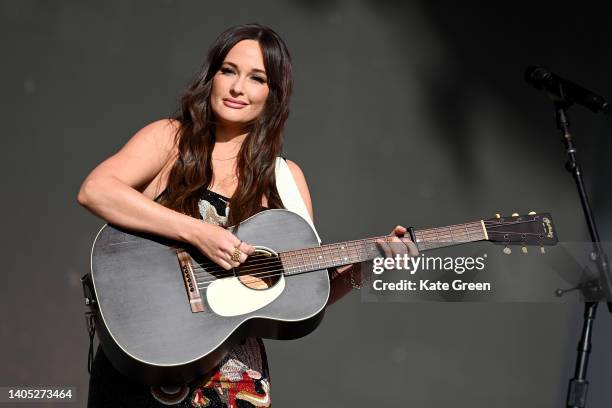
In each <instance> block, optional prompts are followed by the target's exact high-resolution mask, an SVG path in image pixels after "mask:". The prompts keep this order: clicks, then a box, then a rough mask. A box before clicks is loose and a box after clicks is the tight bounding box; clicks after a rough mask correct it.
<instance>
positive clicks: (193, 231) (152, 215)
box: [77, 120, 252, 269]
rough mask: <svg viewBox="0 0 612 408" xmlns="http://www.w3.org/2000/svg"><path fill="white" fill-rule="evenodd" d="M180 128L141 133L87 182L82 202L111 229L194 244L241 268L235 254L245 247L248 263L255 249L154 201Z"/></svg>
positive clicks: (158, 126)
mask: <svg viewBox="0 0 612 408" xmlns="http://www.w3.org/2000/svg"><path fill="white" fill-rule="evenodd" d="M178 126H179V125H178V123H177V122H176V121H170V120H160V121H156V122H153V123H151V124H149V125H147V126H145V127H144V128H142V129H141V130H139V131H138V132H137V133H136V134H135V135H134V136H133V137H132V138H131V139H130V140H129V142H128V143H127V144H126V145H125V146H124V147H123V148H122V149H121V150H119V152H117V153H116V154H114V155H113V156H111V157H109V158H108V159H106V160H105V161H103V162H102V163H101V164H100V165H98V166H97V167H96V168H95V169H94V170H93V171H92V172H91V173H90V174H89V175H88V176H87V178H85V180H84V181H83V184H82V185H81V189H80V191H79V194H78V198H77V200H78V202H79V204H81V205H82V206H84V207H85V208H87V209H88V210H89V211H91V212H92V213H94V214H95V215H97V216H99V217H101V218H103V219H104V220H106V221H107V222H109V223H112V224H115V225H117V226H120V227H124V228H128V229H133V230H138V231H143V232H148V233H153V234H156V235H161V236H164V237H167V238H171V239H174V240H179V241H183V242H187V243H190V244H192V245H194V246H196V247H197V248H198V249H199V250H200V251H202V252H203V253H204V254H205V255H207V256H208V257H209V258H210V259H211V260H212V261H214V262H216V263H217V264H219V265H221V266H222V267H224V268H226V269H229V268H231V267H236V266H238V265H239V263H236V262H233V261H231V260H230V259H229V257H230V256H231V254H232V253H233V251H234V248H235V247H236V246H240V249H241V251H242V252H243V255H242V257H241V260H240V261H241V262H244V260H245V259H246V255H247V254H249V253H251V252H252V247H250V246H249V245H246V244H244V243H243V244H242V245H240V240H239V239H238V238H237V237H236V236H234V235H233V234H232V233H231V232H229V231H227V230H225V229H223V228H221V227H217V226H215V225H211V224H206V223H203V222H201V221H200V220H198V219H195V218H193V217H190V216H188V215H185V214H181V213H179V212H177V211H174V210H171V209H169V208H166V207H164V206H162V205H161V204H158V203H156V202H155V201H153V198H154V197H155V196H156V194H157V193H159V191H158V190H160V189H161V186H162V185H164V183H163V182H164V181H165V178H167V174H168V172H169V170H170V168H171V167H172V164H173V163H174V160H175V159H176V155H177V150H176V145H175V140H174V136H175V133H176V131H177V130H178ZM141 191H143V192H141ZM249 247H250V248H249Z"/></svg>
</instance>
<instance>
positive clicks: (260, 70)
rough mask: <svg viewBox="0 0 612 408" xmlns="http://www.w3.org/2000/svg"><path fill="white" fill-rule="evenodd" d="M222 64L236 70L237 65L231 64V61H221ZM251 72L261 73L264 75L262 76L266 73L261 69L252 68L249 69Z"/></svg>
mask: <svg viewBox="0 0 612 408" xmlns="http://www.w3.org/2000/svg"><path fill="white" fill-rule="evenodd" d="M223 63H224V64H227V65H231V66H232V67H234V68H236V69H238V65H236V64H234V63H233V62H231V61H223ZM251 72H261V73H262V74H264V75H265V74H266V71H264V70H263V69H259V68H252V69H251Z"/></svg>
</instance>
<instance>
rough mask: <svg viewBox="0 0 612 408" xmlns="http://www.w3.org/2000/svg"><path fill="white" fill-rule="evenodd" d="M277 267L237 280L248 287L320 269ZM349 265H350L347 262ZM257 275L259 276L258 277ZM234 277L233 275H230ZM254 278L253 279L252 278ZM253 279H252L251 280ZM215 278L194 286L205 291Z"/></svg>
mask: <svg viewBox="0 0 612 408" xmlns="http://www.w3.org/2000/svg"><path fill="white" fill-rule="evenodd" d="M277 263H278V264H279V265H281V269H273V270H268V271H265V272H260V273H256V274H249V275H246V276H242V278H245V279H240V276H237V278H239V279H240V281H241V282H242V283H243V284H245V285H247V286H248V285H249V284H251V283H256V282H259V281H261V279H264V278H270V277H275V276H281V275H284V276H295V275H299V274H302V273H311V272H316V271H319V270H320V269H309V268H310V267H311V266H314V264H313V265H309V266H308V265H305V266H308V268H307V270H304V271H299V269H302V268H303V267H304V266H302V267H287V268H282V263H281V262H277ZM349 263H351V262H350V261H349ZM292 269H297V271H292ZM322 269H326V268H322ZM258 275H259V276H258ZM232 276H234V275H232ZM254 277H255V278H254ZM253 278H254V279H253ZM216 280H217V278H215V279H210V280H205V281H201V282H200V281H197V279H196V284H197V285H198V289H206V288H207V287H208V286H210V285H211V284H212V283H213V282H214V281H216Z"/></svg>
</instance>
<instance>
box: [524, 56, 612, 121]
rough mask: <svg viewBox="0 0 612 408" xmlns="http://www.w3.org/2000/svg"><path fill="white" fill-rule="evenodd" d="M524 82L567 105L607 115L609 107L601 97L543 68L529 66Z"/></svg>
mask: <svg viewBox="0 0 612 408" xmlns="http://www.w3.org/2000/svg"><path fill="white" fill-rule="evenodd" d="M525 80H526V81H527V82H529V83H530V84H531V85H533V86H534V87H536V88H537V89H540V90H542V89H543V90H545V91H547V92H549V93H551V94H553V95H555V96H557V97H559V98H561V99H563V100H565V101H567V102H569V103H574V102H575V103H578V104H580V105H582V106H585V107H587V108H589V109H590V110H592V111H593V112H595V113H597V112H599V111H602V112H604V113H608V110H609V108H610V105H609V104H608V102H607V101H606V100H605V99H604V98H602V97H601V96H599V95H597V94H595V93H593V92H591V91H589V90H588V89H585V88H583V87H582V86H580V85H578V84H575V83H573V82H571V81H568V80H567V79H564V78H561V77H560V76H558V75H556V74H554V73H552V72H550V71H549V70H547V69H546V68H544V67H538V66H535V65H531V66H529V67H527V69H526V70H525Z"/></svg>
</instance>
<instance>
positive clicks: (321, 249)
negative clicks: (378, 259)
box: [192, 232, 484, 272]
mask: <svg viewBox="0 0 612 408" xmlns="http://www.w3.org/2000/svg"><path fill="white" fill-rule="evenodd" d="M460 235H461V234H457V236H458V237H459V236H460ZM471 235H476V232H475V233H474V234H471ZM462 236H468V234H465V233H463V234H462ZM387 237H389V236H388V235H385V236H382V237H374V238H368V239H365V240H353V241H346V242H344V243H342V244H329V245H324V246H320V247H313V248H305V249H299V250H291V251H284V252H281V254H282V255H284V256H286V257H291V256H294V257H296V258H297V257H298V256H301V257H302V258H304V257H312V256H313V255H314V256H316V257H318V256H320V254H316V253H315V254H306V255H304V254H303V252H304V251H305V250H313V251H312V252H317V251H319V252H324V251H325V250H326V249H328V248H332V247H334V246H338V245H343V246H347V247H350V246H353V247H352V248H349V249H352V250H356V249H363V247H365V246H370V247H371V248H376V245H377V244H376V243H375V242H368V241H375V240H376V239H378V238H387ZM481 239H484V235H483V236H482V238H481ZM455 241H457V242H459V240H455ZM455 241H453V242H455ZM464 242H469V241H464ZM394 244H399V242H394ZM356 246H358V247H359V248H357V247H356ZM335 249H336V250H337V251H340V250H344V249H345V248H335ZM282 255H281V256H282ZM259 257H261V258H262V259H264V260H267V259H269V257H268V256H265V255H259ZM265 263H266V262H251V263H250V264H249V266H252V265H256V266H260V265H265ZM195 265H198V266H199V267H198V266H192V269H194V270H200V269H204V267H207V266H211V267H213V266H218V264H216V263H215V262H212V261H208V262H205V263H196V264H195ZM206 270H207V271H208V270H209V269H208V268H206ZM223 270H226V269H224V268H222V267H221V266H218V268H217V269H215V270H212V268H211V269H210V271H211V272H221V271H223Z"/></svg>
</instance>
